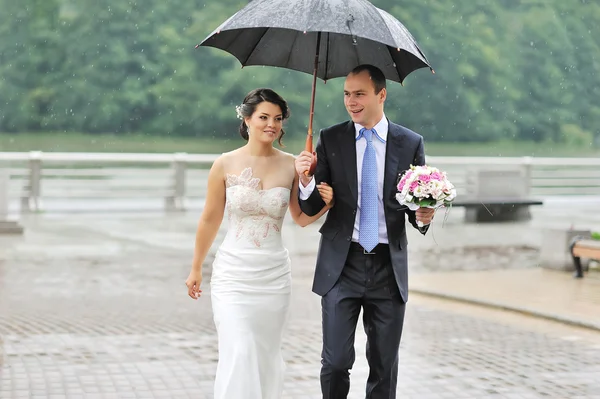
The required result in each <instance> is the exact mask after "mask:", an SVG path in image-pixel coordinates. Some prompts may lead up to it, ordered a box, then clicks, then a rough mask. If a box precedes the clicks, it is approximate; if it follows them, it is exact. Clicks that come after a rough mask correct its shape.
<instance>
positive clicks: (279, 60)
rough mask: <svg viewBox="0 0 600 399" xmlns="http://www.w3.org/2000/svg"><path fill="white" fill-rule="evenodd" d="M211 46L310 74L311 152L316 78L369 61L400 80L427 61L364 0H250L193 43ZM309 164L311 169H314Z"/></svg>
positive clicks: (398, 27) (396, 25)
mask: <svg viewBox="0 0 600 399" xmlns="http://www.w3.org/2000/svg"><path fill="white" fill-rule="evenodd" d="M199 46H207V47H215V48H218V49H221V50H225V51H227V52H228V53H230V54H232V55H234V56H235V57H236V58H237V59H238V60H239V61H240V63H241V64H242V66H247V65H264V66H274V67H281V68H286V69H292V70H296V71H301V72H307V73H310V74H312V75H313V84H312V97H311V102H310V115H309V123H308V135H307V138H306V150H307V151H310V152H312V149H313V143H312V136H313V128H312V125H313V117H314V106H315V92H316V80H317V78H321V79H323V80H324V81H326V80H328V79H332V78H336V77H342V76H346V75H347V74H348V73H349V72H351V71H352V69H354V68H355V67H356V66H358V65H361V64H371V65H375V66H376V67H378V68H379V69H381V71H383V73H384V75H385V77H386V78H387V79H389V80H393V81H396V82H400V83H402V82H403V80H404V78H406V76H407V75H408V74H409V73H411V72H413V71H414V70H416V69H419V68H425V67H428V68H430V69H431V71H432V72H433V69H432V68H431V66H430V64H429V61H427V58H426V57H425V55H424V54H423V52H422V51H421V49H419V46H418V45H417V43H416V41H415V39H414V38H413V36H412V35H411V34H410V32H409V31H408V30H407V29H406V28H405V27H404V25H403V24H402V23H400V21H398V20H397V19H395V18H394V17H393V16H392V15H390V14H389V13H387V12H386V11H383V10H381V9H379V8H377V7H375V6H374V5H373V4H371V3H370V2H368V1H367V0H253V1H251V2H250V3H249V4H248V5H246V6H245V7H244V8H242V9H241V10H240V11H238V12H237V13H235V14H234V15H233V16H231V17H230V18H229V19H227V20H226V21H225V22H223V23H222V24H221V25H220V26H219V27H218V28H217V29H215V30H214V31H213V32H212V33H211V34H210V35H208V37H207V38H205V39H204V40H203V41H202V42H201V43H200V44H199V45H197V46H196V48H197V47H199ZM315 166H316V164H314V165H313V166H312V168H311V170H314V167H315Z"/></svg>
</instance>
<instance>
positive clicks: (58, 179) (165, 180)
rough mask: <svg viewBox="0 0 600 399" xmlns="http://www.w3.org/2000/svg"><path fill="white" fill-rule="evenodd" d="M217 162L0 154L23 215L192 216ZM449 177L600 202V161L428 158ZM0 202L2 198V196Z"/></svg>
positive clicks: (179, 156) (201, 157) (182, 157)
mask: <svg viewBox="0 0 600 399" xmlns="http://www.w3.org/2000/svg"><path fill="white" fill-rule="evenodd" d="M218 156H219V155H218V154H187V153H175V154H121V153H51V152H38V151H34V152H28V153H27V152H0V168H3V169H4V170H5V171H8V174H9V176H10V180H9V184H8V186H9V190H8V195H9V198H15V197H16V198H19V199H20V200H19V203H20V211H21V212H36V211H40V210H42V209H43V205H42V201H43V200H51V199H61V200H65V201H70V200H75V199H78V200H85V199H87V200H100V201H112V200H116V199H129V200H136V199H137V200H141V199H146V200H147V199H160V200H161V201H162V202H163V207H164V209H165V210H167V211H181V210H185V209H186V208H187V203H188V201H189V200H190V199H197V200H202V199H203V198H204V196H205V190H206V181H207V176H208V170H209V168H210V166H211V165H212V163H213V162H214V160H215V159H217V157H218ZM427 161H428V163H429V164H430V165H434V166H436V167H438V168H440V169H442V170H445V171H446V172H447V173H448V176H449V178H450V180H451V181H452V182H453V183H454V184H455V185H456V186H457V189H458V190H459V192H462V193H465V192H468V191H469V190H472V188H470V185H472V184H473V182H472V179H471V176H473V175H474V174H475V172H476V171H477V170H499V171H502V170H519V171H521V174H522V176H524V179H525V180H526V182H528V184H527V187H528V190H527V191H528V192H527V195H530V196H533V197H536V198H542V199H543V198H546V197H554V196H569V195H577V196H584V195H585V196H587V195H590V196H600V159H597V158H533V157H506V158H504V157H434V156H429V157H427ZM0 195H2V194H1V193H0Z"/></svg>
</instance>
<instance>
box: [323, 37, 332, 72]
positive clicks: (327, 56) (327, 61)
mask: <svg viewBox="0 0 600 399" xmlns="http://www.w3.org/2000/svg"><path fill="white" fill-rule="evenodd" d="M330 39H331V34H330V33H329V32H327V40H325V47H326V48H325V73H324V74H323V81H324V82H327V72H328V71H327V65H329V40H330Z"/></svg>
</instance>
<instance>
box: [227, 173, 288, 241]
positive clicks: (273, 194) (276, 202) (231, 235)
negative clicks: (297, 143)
mask: <svg viewBox="0 0 600 399" xmlns="http://www.w3.org/2000/svg"><path fill="white" fill-rule="evenodd" d="M259 187H260V179H259V178H256V177H252V168H246V169H244V170H243V171H242V173H241V174H240V175H239V176H237V175H232V174H227V181H226V190H227V191H226V197H227V200H226V210H227V215H228V218H229V230H228V233H227V236H226V238H225V242H226V243H227V242H229V243H230V244H233V242H231V240H235V245H237V246H246V245H248V244H249V245H251V246H253V247H263V248H264V247H271V246H279V245H281V225H282V223H283V218H284V216H285V213H286V211H287V208H288V204H289V200H290V189H289V188H286V187H273V188H270V189H267V190H262V189H260V188H259Z"/></svg>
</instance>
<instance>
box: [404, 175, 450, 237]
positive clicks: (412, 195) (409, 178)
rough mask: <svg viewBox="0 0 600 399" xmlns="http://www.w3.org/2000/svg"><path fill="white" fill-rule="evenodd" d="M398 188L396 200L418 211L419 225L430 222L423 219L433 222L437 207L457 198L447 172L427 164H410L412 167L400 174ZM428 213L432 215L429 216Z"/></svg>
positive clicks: (448, 203)
mask: <svg viewBox="0 0 600 399" xmlns="http://www.w3.org/2000/svg"><path fill="white" fill-rule="evenodd" d="M397 189H398V193H397V194H396V200H397V201H398V203H400V204H401V205H405V206H406V207H408V209H410V210H412V211H416V212H417V225H418V226H419V227H423V226H424V225H426V224H429V223H428V222H424V221H423V219H426V221H427V220H428V221H429V222H431V218H432V217H433V213H434V212H435V210H436V209H438V208H440V207H442V206H447V205H450V204H452V201H453V200H454V198H456V189H455V188H454V185H453V184H452V183H450V181H449V180H448V179H447V178H446V172H440V171H439V170H438V169H437V168H434V167H431V166H427V165H423V166H413V165H410V169H409V170H407V171H405V172H403V173H402V174H401V175H400V180H399V182H398V186H397ZM426 210H428V211H426ZM420 214H421V215H420ZM428 215H430V216H431V217H430V218H427V216H428Z"/></svg>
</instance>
